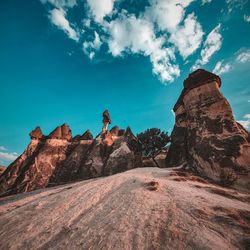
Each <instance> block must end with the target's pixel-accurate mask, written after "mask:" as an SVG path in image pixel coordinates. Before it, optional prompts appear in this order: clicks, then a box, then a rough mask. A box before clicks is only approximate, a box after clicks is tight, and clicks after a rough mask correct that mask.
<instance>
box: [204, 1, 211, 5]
mask: <svg viewBox="0 0 250 250" xmlns="http://www.w3.org/2000/svg"><path fill="white" fill-rule="evenodd" d="M211 2H212V0H201V3H202V5H204V4H207V3H211Z"/></svg>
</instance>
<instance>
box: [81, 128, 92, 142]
mask: <svg viewBox="0 0 250 250" xmlns="http://www.w3.org/2000/svg"><path fill="white" fill-rule="evenodd" d="M81 140H93V135H92V133H91V132H90V130H89V129H88V130H87V131H86V132H85V133H83V134H82V136H81Z"/></svg>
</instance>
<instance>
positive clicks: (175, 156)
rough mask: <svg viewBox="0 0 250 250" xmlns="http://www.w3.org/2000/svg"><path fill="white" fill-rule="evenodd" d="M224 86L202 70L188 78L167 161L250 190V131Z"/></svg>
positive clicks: (178, 108) (177, 108)
mask: <svg viewBox="0 0 250 250" xmlns="http://www.w3.org/2000/svg"><path fill="white" fill-rule="evenodd" d="M220 86H221V79H220V78H219V76H217V75H214V74H212V73H210V72H207V71H205V70H201V69H199V70H197V71H195V72H193V73H192V74H190V75H189V77H188V78H187V79H186V80H185V81H184V89H183V91H182V93H181V95H180V97H179V99H178V101H177V103H176V104H175V106H174V112H175V126H174V129H173V132H172V135H171V138H172V143H171V146H170V149H169V152H168V154H167V157H166V164H167V166H169V167H175V166H180V165H183V166H188V167H190V168H191V169H192V170H194V171H196V172H198V173H199V174H201V175H204V176H206V177H209V178H211V179H213V180H214V181H218V182H220V183H221V184H224V185H232V186H235V187H238V188H241V189H248V190H249V189H250V178H249V177H250V144H249V142H250V141H249V133H248V132H247V131H246V130H245V129H244V128H243V127H242V126H241V125H240V124H238V123H237V122H236V121H235V120H234V117H233V113H232V110H231V107H230V104H229V103H228V101H227V100H226V98H225V97H224V96H223V95H222V93H221V91H220Z"/></svg>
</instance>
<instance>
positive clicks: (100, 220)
mask: <svg viewBox="0 0 250 250" xmlns="http://www.w3.org/2000/svg"><path fill="white" fill-rule="evenodd" d="M249 202H250V193H247V192H240V191H235V190H233V189H227V188H222V187H219V186H216V185H214V184H210V183H208V182H207V181H206V180H203V179H201V178H199V177H195V176H192V175H189V174H187V173H183V172H180V171H176V170H173V169H158V168H137V169H133V170H130V171H127V172H124V173H120V174H116V175H113V176H109V177H101V178H97V179H91V180H86V181H81V182H77V183H72V184H67V185H63V186H58V187H53V188H46V189H40V190H36V191H33V192H30V193H23V194H18V195H14V196H9V197H5V198H1V199H0V249H1V250H5V249H105V250H106V249H119V250H120V249H220V250H221V249H247V247H249V245H250V204H249Z"/></svg>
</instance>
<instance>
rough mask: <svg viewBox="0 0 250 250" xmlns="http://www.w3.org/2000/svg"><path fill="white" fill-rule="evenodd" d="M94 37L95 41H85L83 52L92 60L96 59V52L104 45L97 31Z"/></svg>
mask: <svg viewBox="0 0 250 250" xmlns="http://www.w3.org/2000/svg"><path fill="white" fill-rule="evenodd" d="M94 36H95V37H94V40H93V41H85V42H84V43H83V51H84V53H85V54H87V55H88V56H89V58H90V59H91V60H92V59H93V58H94V56H95V52H96V51H98V50H99V49H100V47H101V45H102V42H101V39H100V36H99V34H98V33H97V32H96V31H95V32H94Z"/></svg>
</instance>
